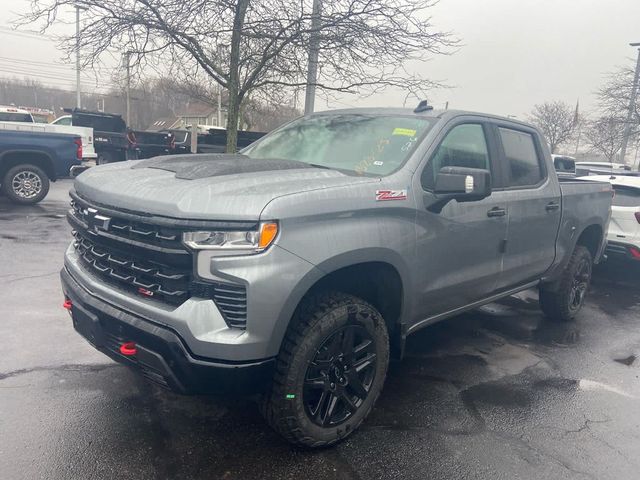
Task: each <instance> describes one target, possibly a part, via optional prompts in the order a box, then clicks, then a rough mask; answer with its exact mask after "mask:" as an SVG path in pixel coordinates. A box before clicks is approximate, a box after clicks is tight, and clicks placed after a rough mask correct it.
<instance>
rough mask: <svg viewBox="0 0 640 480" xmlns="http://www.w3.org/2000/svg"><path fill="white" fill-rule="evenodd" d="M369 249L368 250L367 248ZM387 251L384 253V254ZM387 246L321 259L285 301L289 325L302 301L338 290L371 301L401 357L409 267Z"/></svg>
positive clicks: (395, 351)
mask: <svg viewBox="0 0 640 480" xmlns="http://www.w3.org/2000/svg"><path fill="white" fill-rule="evenodd" d="M367 250H369V251H367ZM382 250H385V254H382ZM394 256H395V254H394V253H393V252H389V251H388V250H386V249H363V251H357V252H349V253H344V254H342V255H338V256H336V257H333V258H331V259H327V260H326V261H325V262H322V263H321V264H320V265H318V266H317V268H315V269H313V270H312V272H310V273H309V274H308V275H307V276H305V278H303V279H302V280H301V282H299V287H300V288H298V289H296V291H294V292H292V293H291V294H290V296H289V299H288V300H287V302H286V303H285V305H288V306H289V308H287V309H286V310H285V312H283V313H284V316H285V317H286V322H287V328H288V326H289V325H290V324H291V321H292V319H293V318H294V317H295V313H296V311H297V310H298V308H299V307H300V305H301V303H302V302H303V301H304V300H306V299H307V298H308V297H309V296H311V295H314V294H316V293H320V292H323V291H338V292H342V293H346V294H350V295H354V296H357V297H359V298H362V299H363V300H365V301H367V302H369V303H371V304H372V305H373V306H374V307H375V308H376V309H377V310H378V311H380V313H381V314H382V316H383V318H384V320H385V323H386V325H387V330H388V332H389V338H390V342H391V350H392V354H393V355H394V356H395V357H401V356H402V349H403V345H404V337H405V328H404V325H405V316H406V312H407V311H408V308H409V297H410V295H409V292H408V289H407V288H406V285H407V283H408V282H407V275H408V268H407V266H406V265H404V262H399V261H398V259H397V258H395V259H394V258H393V257H394Z"/></svg>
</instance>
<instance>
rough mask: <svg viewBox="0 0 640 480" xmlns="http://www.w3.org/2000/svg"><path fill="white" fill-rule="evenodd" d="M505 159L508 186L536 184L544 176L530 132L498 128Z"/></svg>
mask: <svg viewBox="0 0 640 480" xmlns="http://www.w3.org/2000/svg"><path fill="white" fill-rule="evenodd" d="M498 132H499V135H500V141H501V142H502V147H503V149H504V154H505V157H506V161H507V162H508V163H509V165H508V168H507V169H508V171H509V173H510V181H509V186H512V187H528V186H532V185H537V184H538V183H540V182H541V181H542V179H543V178H544V173H543V171H542V167H541V166H540V159H539V158H538V153H537V152H536V145H535V142H534V140H533V136H532V135H531V134H530V133H525V132H519V131H517V130H511V129H509V128H498Z"/></svg>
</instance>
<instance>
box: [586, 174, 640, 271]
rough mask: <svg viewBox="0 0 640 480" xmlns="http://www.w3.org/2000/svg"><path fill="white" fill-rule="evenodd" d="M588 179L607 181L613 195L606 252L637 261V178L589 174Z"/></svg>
mask: <svg viewBox="0 0 640 480" xmlns="http://www.w3.org/2000/svg"><path fill="white" fill-rule="evenodd" d="M587 178H588V179H589V180H597V181H604V182H610V183H611V185H612V186H613V190H614V192H615V196H614V197H613V202H612V203H611V223H610V224H609V231H608V234H607V241H608V243H607V254H609V255H611V256H612V257H613V256H616V257H625V258H628V259H631V260H635V261H640V177H636V176H630V175H615V174H614V175H592V176H590V177H587Z"/></svg>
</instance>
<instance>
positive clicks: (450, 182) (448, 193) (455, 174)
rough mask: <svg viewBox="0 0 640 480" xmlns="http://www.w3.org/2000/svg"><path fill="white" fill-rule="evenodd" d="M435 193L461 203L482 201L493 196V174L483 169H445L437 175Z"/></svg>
mask: <svg viewBox="0 0 640 480" xmlns="http://www.w3.org/2000/svg"><path fill="white" fill-rule="evenodd" d="M433 190H434V191H433V193H435V194H436V196H438V197H440V198H445V197H448V198H451V199H455V200H457V201H459V202H471V201H474V200H482V199H483V198H486V197H488V196H489V195H491V173H489V170H483V169H481V168H464V167H443V168H441V169H440V171H439V172H438V174H437V175H436V181H435V186H434V189H433Z"/></svg>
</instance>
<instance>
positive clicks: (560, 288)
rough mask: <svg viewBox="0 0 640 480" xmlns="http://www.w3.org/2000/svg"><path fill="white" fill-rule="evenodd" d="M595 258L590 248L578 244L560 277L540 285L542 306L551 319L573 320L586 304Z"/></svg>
mask: <svg viewBox="0 0 640 480" xmlns="http://www.w3.org/2000/svg"><path fill="white" fill-rule="evenodd" d="M592 268H593V259H592V258H591V253H590V252H589V250H588V249H587V248H585V247H583V246H582V245H577V246H576V248H575V250H574V251H573V254H572V255H571V258H570V259H569V263H568V264H567V266H566V267H565V269H564V271H563V272H562V275H561V277H560V279H559V280H558V281H557V282H556V283H555V284H554V285H553V286H551V285H542V286H541V287H540V307H541V308H542V311H543V312H544V314H545V315H546V316H547V317H548V318H549V319H551V320H555V321H560V322H568V321H570V320H573V319H574V318H575V316H576V314H577V313H578V312H579V311H580V309H581V308H582V305H584V301H585V297H586V295H587V291H588V290H589V285H590V284H591V271H592Z"/></svg>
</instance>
